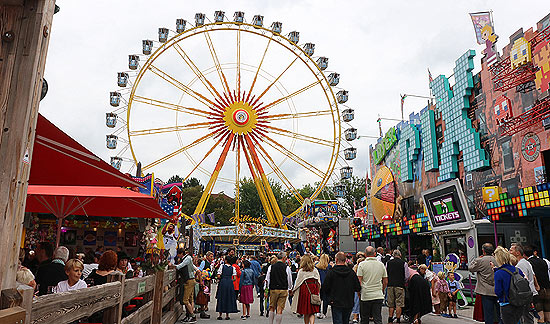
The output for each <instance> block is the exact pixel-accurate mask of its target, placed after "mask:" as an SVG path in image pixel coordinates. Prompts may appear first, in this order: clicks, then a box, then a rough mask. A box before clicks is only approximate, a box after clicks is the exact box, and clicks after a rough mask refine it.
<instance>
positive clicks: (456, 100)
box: [430, 50, 489, 182]
mask: <svg viewBox="0 0 550 324" xmlns="http://www.w3.org/2000/svg"><path fill="white" fill-rule="evenodd" d="M474 56H475V51H473V50H469V51H467V52H466V53H465V54H463V55H462V56H461V57H459V58H458V60H456V67H455V68H454V78H455V85H454V86H453V87H452V88H451V86H450V84H449V79H448V78H447V77H445V76H444V75H440V76H438V77H437V78H435V79H434V80H433V81H432V82H430V88H431V89H432V92H433V94H434V96H435V97H436V99H437V109H438V110H439V111H440V112H441V117H442V119H443V121H444V122H445V136H444V138H445V140H444V142H443V144H442V145H441V149H440V151H439V153H440V156H441V165H440V166H439V178H438V179H437V180H438V181H439V182H444V181H448V180H451V179H455V178H456V177H457V176H458V155H459V154H460V152H461V151H462V153H463V154H462V159H463V161H464V169H465V170H466V171H474V170H479V169H483V168H486V167H488V166H489V160H488V159H487V156H486V154H485V150H484V149H483V148H482V147H481V141H480V138H479V133H478V132H477V131H476V130H475V128H473V127H472V120H471V119H470V118H468V114H467V111H468V109H469V108H470V101H469V97H470V95H471V94H472V90H473V88H474V80H473V75H472V70H473V69H474ZM432 141H435V138H433V139H432Z"/></svg>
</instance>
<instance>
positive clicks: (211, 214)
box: [206, 213, 216, 224]
mask: <svg viewBox="0 0 550 324" xmlns="http://www.w3.org/2000/svg"><path fill="white" fill-rule="evenodd" d="M206 216H208V219H209V220H210V222H211V223H212V224H216V219H215V218H214V213H210V214H207V215H206Z"/></svg>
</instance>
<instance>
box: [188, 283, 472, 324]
mask: <svg viewBox="0 0 550 324" xmlns="http://www.w3.org/2000/svg"><path fill="white" fill-rule="evenodd" d="M212 288H213V289H212V290H213V291H214V292H215V290H214V289H215V288H214V287H212ZM213 296H215V295H214V294H213ZM209 308H210V309H211V310H210V311H208V314H209V315H210V319H208V320H205V319H199V318H198V316H197V323H198V324H208V323H220V324H221V323H231V322H236V321H237V322H243V323H245V322H248V323H249V324H256V323H261V324H263V323H266V324H267V323H269V319H267V318H265V317H260V316H259V315H260V306H259V299H258V298H254V304H253V305H251V306H250V318H249V319H248V320H246V321H243V320H241V315H242V313H239V314H231V315H230V317H231V320H229V321H225V320H223V321H218V320H216V318H217V316H218V314H217V313H214V311H213V310H215V309H216V300H215V299H214V298H212V301H211V302H210V305H209ZM238 309H239V310H241V311H242V305H241V304H238ZM472 313H473V306H470V307H467V308H465V309H462V310H459V311H458V319H450V318H444V317H441V316H437V315H430V314H429V315H425V316H424V317H422V323H423V324H438V323H442V324H443V323H446V324H447V323H452V322H456V323H457V324H458V323H474V322H475V321H473V320H472V319H471V318H472ZM223 316H224V317H225V314H224V315H223ZM387 319H388V309H387V308H386V307H384V308H382V322H383V323H386V322H387ZM283 323H284V324H302V323H304V320H303V319H302V318H298V317H297V316H296V315H294V314H292V312H291V311H290V304H288V302H287V305H286V307H285V310H284V312H283ZM315 323H318V324H331V323H332V318H331V316H330V307H329V311H328V314H327V318H325V319H315ZM371 323H372V322H371ZM475 323H479V322H475Z"/></svg>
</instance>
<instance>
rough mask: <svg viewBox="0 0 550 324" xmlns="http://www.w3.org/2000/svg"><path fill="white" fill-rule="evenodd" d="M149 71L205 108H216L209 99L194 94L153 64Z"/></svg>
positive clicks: (193, 91) (194, 92)
mask: <svg viewBox="0 0 550 324" xmlns="http://www.w3.org/2000/svg"><path fill="white" fill-rule="evenodd" d="M149 70H150V71H151V72H153V73H154V74H156V75H158V76H159V77H160V78H161V79H163V80H165V81H166V82H168V83H170V84H171V85H173V86H174V87H176V88H178V89H180V90H181V91H183V92H185V93H187V94H188V95H190V96H191V97H193V98H194V99H195V100H197V101H199V102H200V103H202V104H203V105H205V106H207V107H212V106H217V104H216V103H214V102H213V101H211V100H210V99H208V98H206V97H205V96H203V95H202V94H200V93H198V92H196V91H195V90H193V89H191V88H189V87H188V86H186V85H185V84H183V83H182V82H180V81H178V80H177V79H176V78H174V77H173V76H171V75H170V74H168V73H166V72H165V71H163V70H161V69H159V68H158V67H156V66H154V65H153V64H150V65H149Z"/></svg>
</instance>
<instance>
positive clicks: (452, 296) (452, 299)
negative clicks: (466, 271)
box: [448, 272, 460, 318]
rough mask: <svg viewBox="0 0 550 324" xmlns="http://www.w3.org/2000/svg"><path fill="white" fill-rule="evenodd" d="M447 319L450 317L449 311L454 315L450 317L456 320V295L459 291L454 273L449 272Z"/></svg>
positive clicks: (458, 284) (458, 283)
mask: <svg viewBox="0 0 550 324" xmlns="http://www.w3.org/2000/svg"><path fill="white" fill-rule="evenodd" d="M448 276H449V295H448V296H449V317H451V310H452V311H453V313H454V315H452V317H454V318H458V316H457V315H456V295H457V294H458V292H459V291H460V282H458V281H457V280H455V274H454V272H449V274H448Z"/></svg>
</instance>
